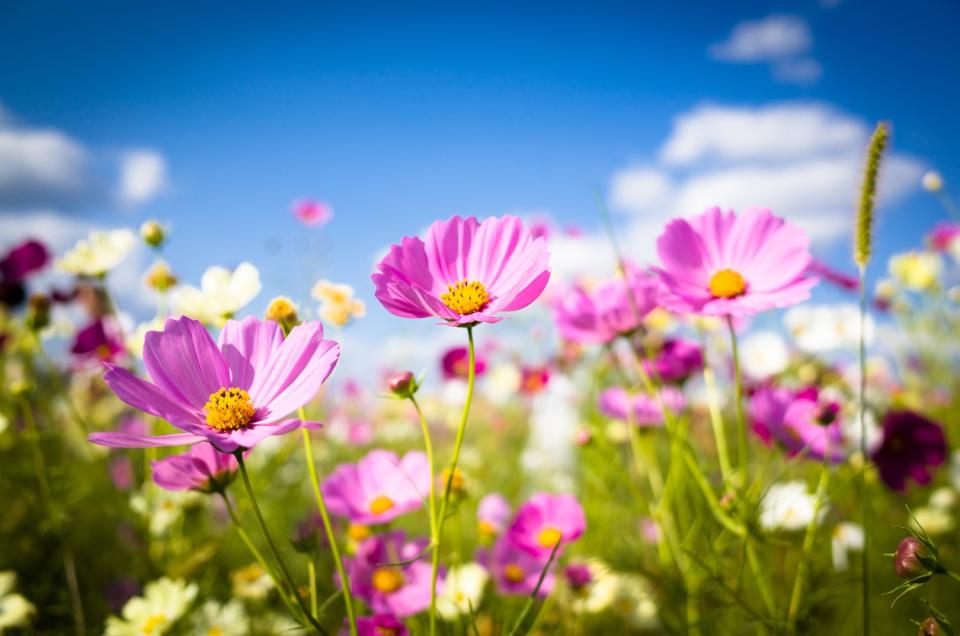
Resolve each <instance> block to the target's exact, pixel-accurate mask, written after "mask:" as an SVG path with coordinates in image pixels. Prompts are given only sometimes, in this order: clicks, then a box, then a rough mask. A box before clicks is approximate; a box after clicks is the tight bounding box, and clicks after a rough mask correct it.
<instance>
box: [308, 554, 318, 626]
mask: <svg viewBox="0 0 960 636" xmlns="http://www.w3.org/2000/svg"><path fill="white" fill-rule="evenodd" d="M307 576H308V577H310V613H311V614H313V615H314V616H316V615H317V568H316V567H315V566H314V565H313V557H312V556H311V557H309V558H308V559H307Z"/></svg>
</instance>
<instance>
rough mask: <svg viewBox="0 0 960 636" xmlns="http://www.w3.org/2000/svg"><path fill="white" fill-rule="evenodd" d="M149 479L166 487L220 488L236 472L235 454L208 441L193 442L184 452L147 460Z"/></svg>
mask: <svg viewBox="0 0 960 636" xmlns="http://www.w3.org/2000/svg"><path fill="white" fill-rule="evenodd" d="M150 466H151V467H152V468H153V481H154V482H156V484H157V485H158V486H160V487H161V488H165V489H166V490H198V491H200V492H206V493H213V492H222V491H223V489H224V488H226V487H227V486H229V485H230V482H231V481H233V478H234V476H235V475H236V472H237V458H236V457H234V456H233V455H230V454H228V453H221V452H220V451H218V450H217V449H216V448H214V447H213V445H211V444H203V443H200V444H194V445H193V446H191V447H190V450H188V451H187V452H186V453H184V454H182V455H173V456H172V457H165V458H163V459H161V460H158V461H155V462H150Z"/></svg>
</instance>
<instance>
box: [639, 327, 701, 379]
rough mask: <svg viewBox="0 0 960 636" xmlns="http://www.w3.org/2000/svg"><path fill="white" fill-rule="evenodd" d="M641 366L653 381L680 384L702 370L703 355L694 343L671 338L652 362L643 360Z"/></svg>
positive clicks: (698, 346)
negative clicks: (642, 365)
mask: <svg viewBox="0 0 960 636" xmlns="http://www.w3.org/2000/svg"><path fill="white" fill-rule="evenodd" d="M643 364H644V368H645V369H646V371H647V373H648V374H649V375H651V376H653V377H654V379H658V380H660V381H661V382H667V383H670V384H680V383H683V382H684V381H686V379H687V378H689V377H690V376H691V375H693V374H694V373H696V372H697V371H699V370H700V369H702V368H703V353H701V351H700V345H698V344H697V343H696V342H693V341H691V340H684V339H683V338H671V339H669V340H667V341H666V342H665V343H663V346H662V347H661V348H660V351H658V352H657V355H656V357H654V359H653V360H645V361H644V363H643Z"/></svg>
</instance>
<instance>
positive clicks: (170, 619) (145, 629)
mask: <svg viewBox="0 0 960 636" xmlns="http://www.w3.org/2000/svg"><path fill="white" fill-rule="evenodd" d="M196 598H197V585H196V583H190V584H189V585H188V584H187V583H185V582H183V581H180V580H176V581H173V580H171V579H168V578H166V577H164V578H162V579H159V580H157V581H153V582H152V583H147V586H146V588H145V589H144V591H143V596H135V597H134V598H132V599H130V600H129V601H127V604H126V605H124V606H123V612H121V614H122V616H123V618H117V617H116V616H111V617H109V618H108V619H107V629H106V631H105V632H104V634H105V636H161V634H166V633H167V631H168V630H169V629H170V628H171V627H173V626H174V625H175V624H176V622H177V621H178V620H180V617H181V616H183V615H184V614H185V613H186V612H187V610H188V609H189V608H190V605H191V604H192V603H193V601H194V599H196Z"/></svg>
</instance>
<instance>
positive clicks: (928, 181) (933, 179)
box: [921, 170, 943, 193]
mask: <svg viewBox="0 0 960 636" xmlns="http://www.w3.org/2000/svg"><path fill="white" fill-rule="evenodd" d="M921 183H922V184H923V189H924V190H926V191H927V192H933V193H937V192H940V190H943V177H941V176H940V173H939V172H937V171H936V170H930V171H929V172H927V173H925V174H924V175H923V179H922V180H921Z"/></svg>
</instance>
